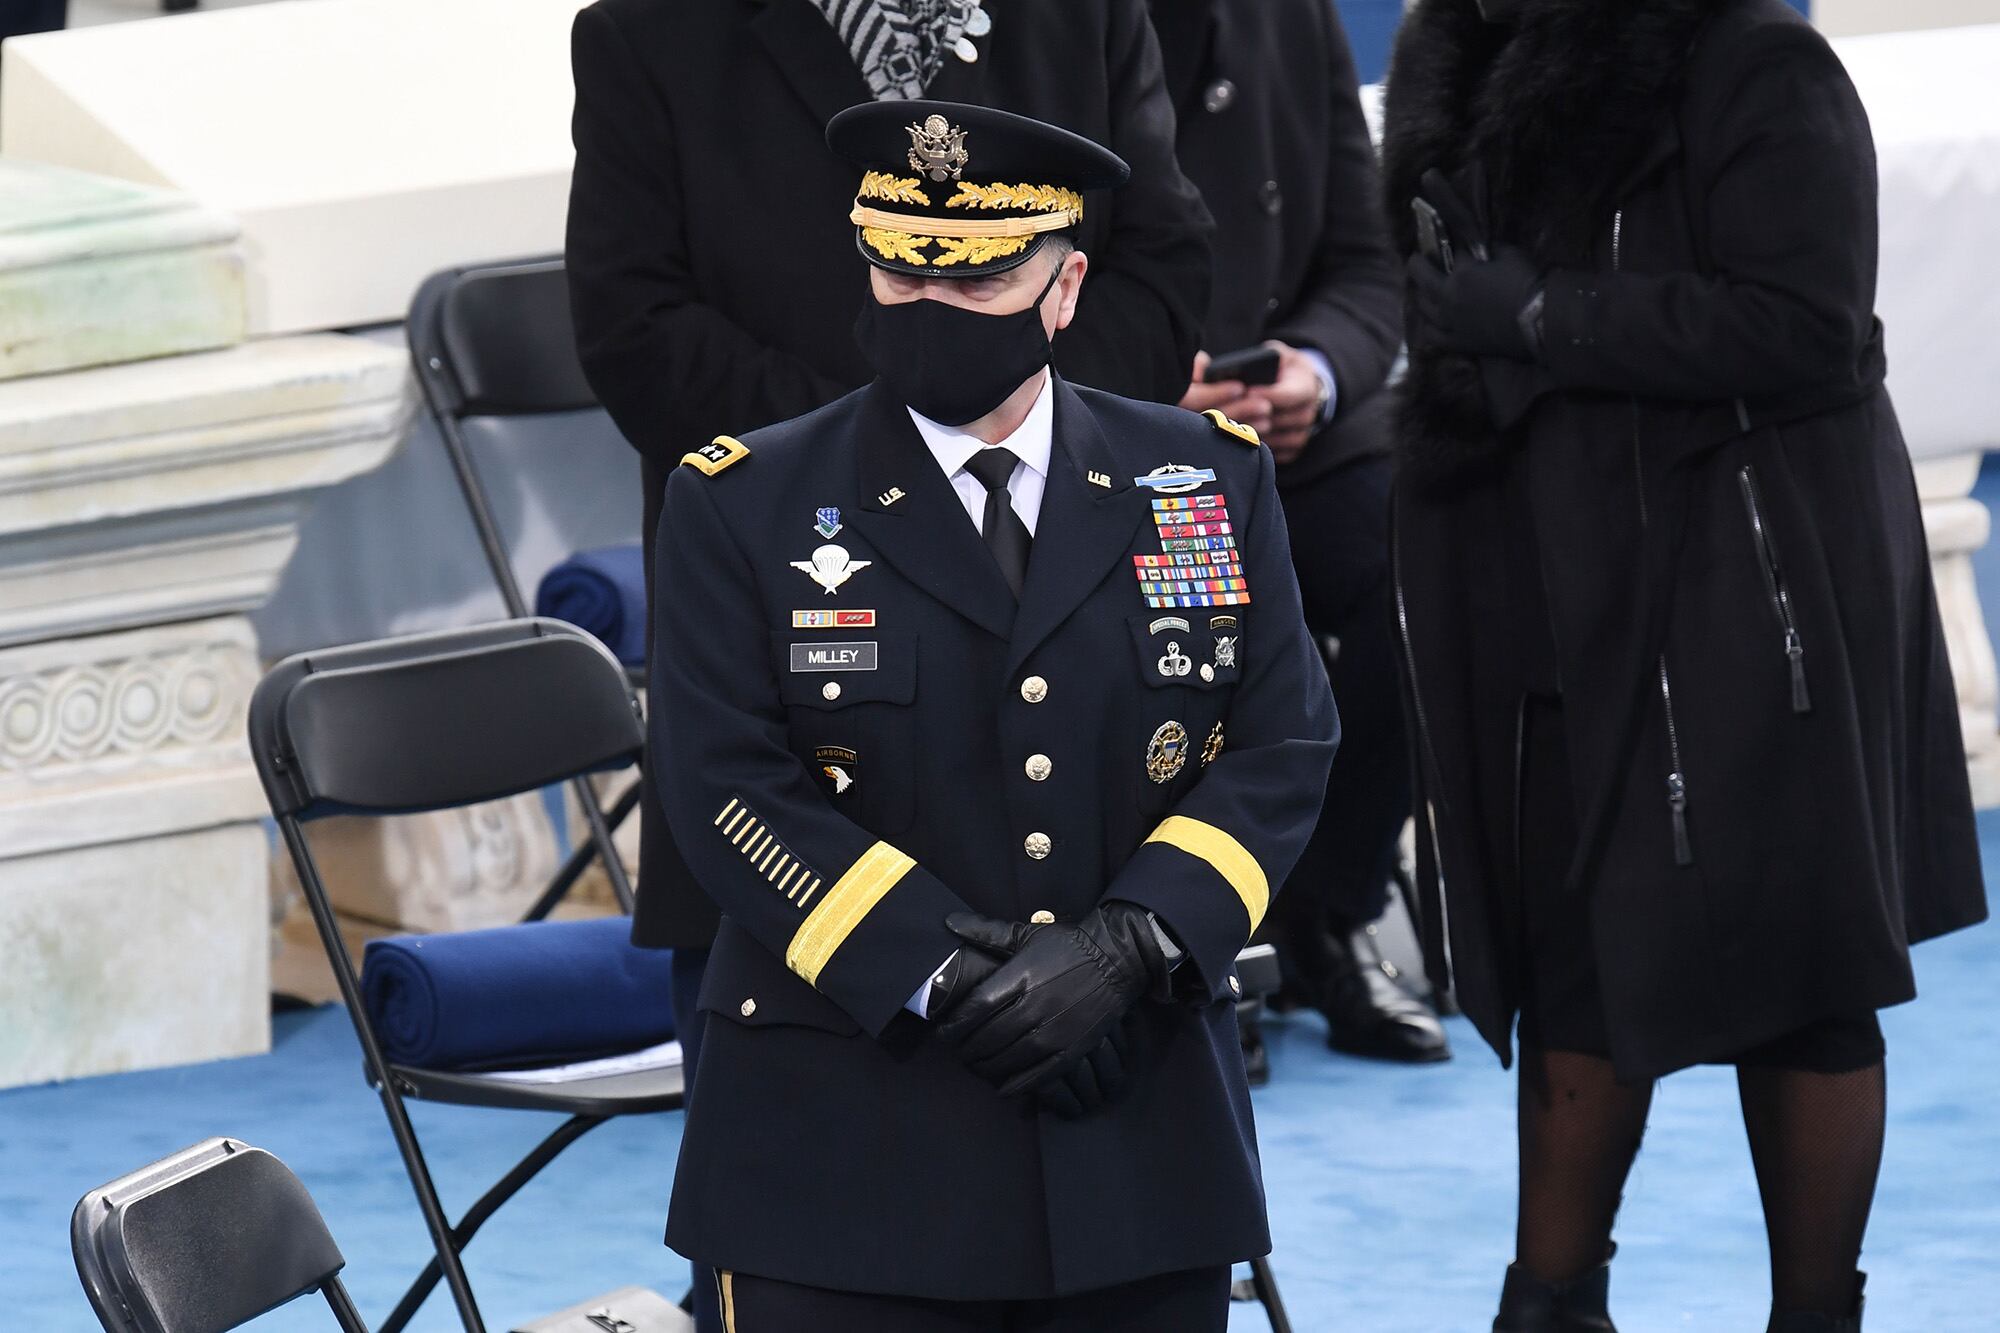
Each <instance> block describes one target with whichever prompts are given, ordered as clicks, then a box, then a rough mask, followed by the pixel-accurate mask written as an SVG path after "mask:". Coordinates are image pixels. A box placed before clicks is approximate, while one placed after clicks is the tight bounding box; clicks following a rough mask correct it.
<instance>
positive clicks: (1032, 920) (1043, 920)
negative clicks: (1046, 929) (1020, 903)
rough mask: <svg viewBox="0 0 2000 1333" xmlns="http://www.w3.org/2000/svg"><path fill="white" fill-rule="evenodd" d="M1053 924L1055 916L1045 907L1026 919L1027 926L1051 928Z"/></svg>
mask: <svg viewBox="0 0 2000 1333" xmlns="http://www.w3.org/2000/svg"><path fill="white" fill-rule="evenodd" d="M1055 923H1056V914H1055V913H1054V912H1051V911H1049V910H1048V909H1047V908H1046V907H1045V908H1043V909H1042V910H1041V911H1039V912H1037V913H1035V914H1034V915H1033V916H1031V917H1029V918H1028V924H1029V925H1031V926H1053V925H1054V924H1055Z"/></svg>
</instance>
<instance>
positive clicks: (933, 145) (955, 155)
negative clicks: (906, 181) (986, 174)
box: [909, 116, 972, 181]
mask: <svg viewBox="0 0 2000 1333" xmlns="http://www.w3.org/2000/svg"><path fill="white" fill-rule="evenodd" d="M909 130H910V169H911V170H912V171H921V172H923V173H924V174H925V175H927V176H929V177H930V178H931V179H932V180H934V181H955V180H957V179H958V178H959V176H960V175H961V174H962V173H963V172H964V171H965V168H966V166H967V164H969V163H970V162H971V161H972V155H971V154H970V153H968V152H966V151H965V131H964V130H962V129H960V128H958V126H956V125H954V124H952V123H951V122H950V121H948V120H946V119H945V118H944V117H943V116H931V117H928V118H927V119H926V120H925V121H924V123H923V124H921V125H912V126H910V127H909Z"/></svg>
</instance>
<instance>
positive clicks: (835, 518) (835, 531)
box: [813, 506, 840, 541]
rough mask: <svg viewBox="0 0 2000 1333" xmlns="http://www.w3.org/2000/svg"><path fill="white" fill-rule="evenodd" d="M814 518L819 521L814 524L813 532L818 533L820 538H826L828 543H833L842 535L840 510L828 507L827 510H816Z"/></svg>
mask: <svg viewBox="0 0 2000 1333" xmlns="http://www.w3.org/2000/svg"><path fill="white" fill-rule="evenodd" d="M813 518H814V519H815V520H817V521H816V522H815V523H814V524H813V531H814V532H817V533H818V534H819V535H820V536H822V537H824V538H826V539H827V540H828V541H832V540H833V539H834V538H835V537H837V536H839V535H840V511H839V510H838V509H835V508H833V507H832V506H828V507H827V508H825V509H819V510H815V511H814V512H813Z"/></svg>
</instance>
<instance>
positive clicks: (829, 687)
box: [819, 680, 840, 703]
mask: <svg viewBox="0 0 2000 1333" xmlns="http://www.w3.org/2000/svg"><path fill="white" fill-rule="evenodd" d="M819 693H820V697H821V698H822V699H825V700H826V701H827V702H828V703H832V702H833V701H834V700H835V699H838V698H839V697H840V682H839V681H837V680H830V681H828V682H827V683H826V684H825V685H823V686H821V687H820V692H819Z"/></svg>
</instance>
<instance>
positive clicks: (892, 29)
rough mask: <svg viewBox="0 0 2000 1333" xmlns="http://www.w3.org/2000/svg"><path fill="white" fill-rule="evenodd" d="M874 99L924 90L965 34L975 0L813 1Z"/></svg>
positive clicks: (888, 99)
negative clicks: (865, 81)
mask: <svg viewBox="0 0 2000 1333" xmlns="http://www.w3.org/2000/svg"><path fill="white" fill-rule="evenodd" d="M813 3H814V4H815V5H817V6H818V7H819V10H820V12H821V13H822V14H825V15H826V21H827V22H828V23H830V24H832V25H833V30H834V31H835V32H836V33H838V34H839V35H840V37H841V39H842V40H843V41H845V42H846V43H847V49H848V51H849V53H850V54H852V55H853V57H854V65H855V68H857V69H859V70H860V71H861V77H862V78H863V79H865V80H867V82H868V90H869V91H870V92H872V93H873V94H874V95H875V100H876V101H878V102H892V101H899V100H900V101H909V100H911V99H914V98H919V97H922V96H923V95H924V89H926V88H928V87H929V86H930V82H931V80H932V79H933V78H935V77H936V76H937V72H938V67H939V66H940V65H942V64H944V57H945V53H946V52H947V51H950V50H951V49H952V48H953V47H954V46H956V45H957V44H958V42H959V41H960V39H962V38H963V37H964V36H965V25H966V21H967V19H968V18H969V17H970V16H971V13H972V11H973V9H974V8H976V6H975V4H974V0H813Z"/></svg>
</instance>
